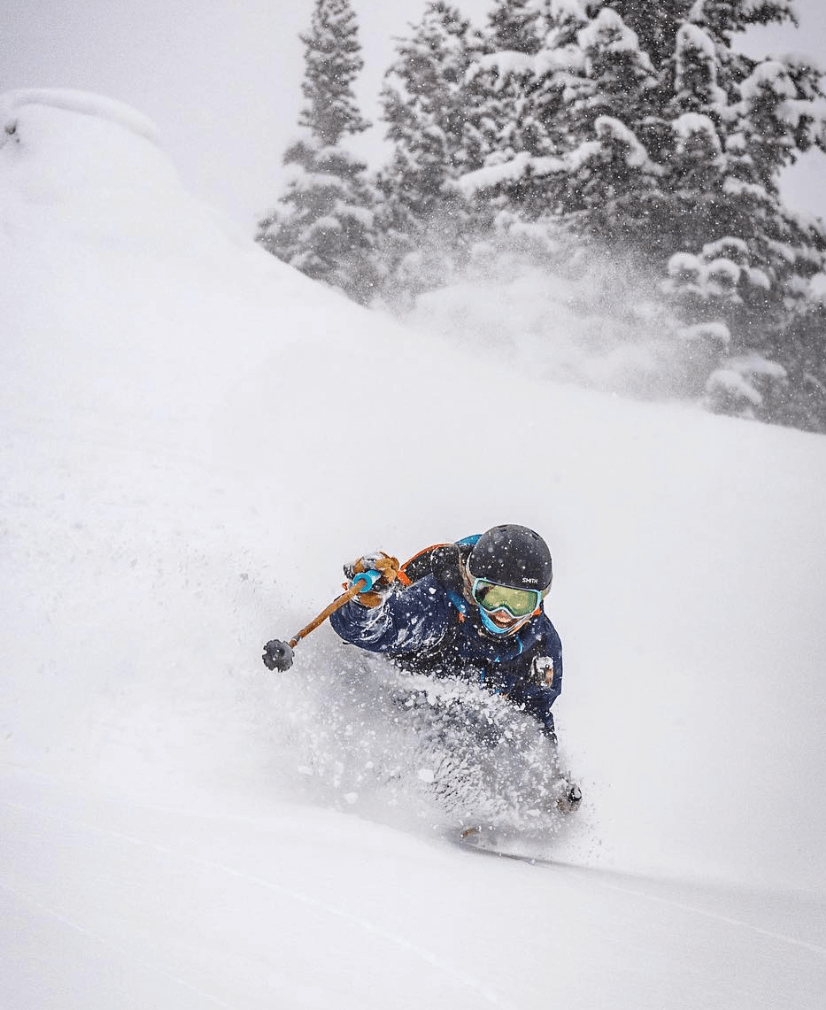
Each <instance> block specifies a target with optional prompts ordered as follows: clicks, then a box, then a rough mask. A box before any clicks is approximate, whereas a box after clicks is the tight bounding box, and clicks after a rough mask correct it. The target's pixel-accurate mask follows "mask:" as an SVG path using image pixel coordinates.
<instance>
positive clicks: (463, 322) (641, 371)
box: [403, 166, 718, 399]
mask: <svg viewBox="0 0 826 1010" xmlns="http://www.w3.org/2000/svg"><path fill="white" fill-rule="evenodd" d="M507 168H508V166H502V167H501V171H503V172H504V171H507ZM497 170H498V169H497V168H495V167H491V168H488V169H483V170H482V171H484V172H488V173H494V172H496V171H497ZM403 317H404V318H405V320H406V321H407V322H408V323H410V324H411V325H413V326H414V327H416V328H417V329H419V330H421V331H428V332H432V331H436V332H438V333H441V334H443V335H444V336H445V337H447V338H448V339H450V340H451V341H455V342H456V343H457V344H458V345H459V346H461V347H462V348H463V349H464V350H466V351H469V352H471V353H473V354H479V355H482V356H484V357H485V358H487V359H489V360H490V361H491V362H492V363H493V362H496V363H498V366H499V367H508V368H511V369H513V370H515V371H516V372H517V373H519V374H522V375H527V374H530V375H534V376H537V375H538V376H541V377H543V378H548V379H554V380H558V381H562V382H571V383H575V384H578V385H584V386H586V387H589V388H592V389H600V390H604V391H608V392H612V393H618V394H624V395H630V396H634V397H640V398H644V399H648V398H669V397H674V396H676V397H682V396H696V395H698V394H699V393H700V392H701V391H702V387H703V382H704V381H705V377H706V376H707V374H708V371H705V369H707V368H709V367H710V365H709V362H710V361H711V359H712V358H713V356H714V354H715V353H716V352H717V350H718V342H717V341H716V340H713V341H710V342H708V344H707V346H706V342H703V341H700V340H693V341H689V342H686V341H685V340H684V339H683V336H682V333H683V332H684V327H683V324H682V323H681V321H680V320H679V319H677V317H676V316H675V315H674V314H673V311H672V310H671V309H670V308H669V304H668V301H667V299H666V298H665V297H664V295H663V291H662V290H661V280H660V278H657V277H654V276H653V275H652V274H651V273H650V272H649V271H648V270H647V269H646V268H645V267H643V266H642V265H641V264H640V263H639V262H637V261H635V260H634V259H632V258H631V257H628V258H622V257H621V256H619V255H618V254H617V253H616V252H611V253H608V252H606V251H604V250H602V249H600V248H599V247H598V246H597V245H595V244H588V245H586V244H584V243H580V242H577V241H574V240H572V239H571V238H570V237H567V236H564V235H562V234H560V233H558V232H555V231H554V230H552V229H551V230H549V229H548V228H547V227H546V226H540V225H533V226H532V225H525V224H519V223H514V222H511V223H509V224H508V227H507V228H506V229H503V230H501V231H499V232H498V233H495V236H494V237H493V238H491V239H489V240H487V241H484V242H480V243H478V244H477V245H476V246H475V247H474V248H473V250H472V255H471V258H470V262H469V263H468V264H467V265H466V266H465V267H463V268H461V269H459V270H457V271H455V272H454V274H453V275H452V277H451V278H450V280H449V281H448V282H447V283H444V284H443V286H442V287H439V288H436V289H435V290H429V291H427V292H425V293H423V294H421V295H420V296H419V297H418V299H417V300H416V302H415V305H414V306H412V307H410V308H407V309H405V310H404V312H403Z"/></svg>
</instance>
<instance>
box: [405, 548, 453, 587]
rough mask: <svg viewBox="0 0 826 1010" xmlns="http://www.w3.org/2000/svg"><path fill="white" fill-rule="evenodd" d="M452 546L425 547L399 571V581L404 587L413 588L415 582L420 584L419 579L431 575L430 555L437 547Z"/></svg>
mask: <svg viewBox="0 0 826 1010" xmlns="http://www.w3.org/2000/svg"><path fill="white" fill-rule="evenodd" d="M450 546H451V545H450V544H431V545H430V547H425V548H424V549H423V550H421V551H419V553H418V554H414V555H413V557H412V558H410V559H409V560H407V561H405V563H404V564H403V565H402V566H401V568H400V569H399V574H398V575H397V576H396V578H397V580H398V581H399V582H401V584H402V585H403V586H411V585H413V583H414V582H418V581H419V579H423V578H424V577H425V575H429V574H430V555H431V554H432V553H433V551H435V550H436V548H437V547H450Z"/></svg>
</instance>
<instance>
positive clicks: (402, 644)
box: [330, 577, 450, 655]
mask: <svg viewBox="0 0 826 1010" xmlns="http://www.w3.org/2000/svg"><path fill="white" fill-rule="evenodd" d="M449 606H450V604H449V603H448V602H447V600H446V599H445V596H444V593H443V592H442V591H441V590H440V588H439V587H438V585H437V584H436V583H435V580H433V579H432V577H427V578H424V579H422V580H421V581H419V582H416V583H415V584H414V585H412V586H409V587H408V588H406V589H397V590H394V591H393V592H392V593H391V594H390V595H389V596H388V597H387V599H386V600H385V601H384V603H382V605H381V606H378V607H372V608H370V607H364V606H362V605H361V604H360V603H357V602H355V601H354V602H352V603H348V604H347V605H346V606H344V607H342V608H341V610H338V611H336V613H335V614H333V615H332V617H331V618H330V624H332V626H333V629H334V631H335V632H336V634H337V635H338V636H339V637H340V638H343V639H344V641H345V642H350V643H351V644H352V645H357V646H359V648H361V649H367V650H368V651H369V652H384V653H389V654H391V655H393V654H401V653H407V652H418V651H420V650H427V649H431V648H433V647H434V646H436V645H438V644H439V642H441V640H442V638H444V635H445V632H446V630H447V627H448V622H449V612H448V607H449Z"/></svg>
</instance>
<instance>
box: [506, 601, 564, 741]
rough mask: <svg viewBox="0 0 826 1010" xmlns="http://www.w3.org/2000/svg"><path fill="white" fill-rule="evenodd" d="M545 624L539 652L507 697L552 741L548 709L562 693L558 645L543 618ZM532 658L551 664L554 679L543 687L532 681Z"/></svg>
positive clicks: (549, 709)
mask: <svg viewBox="0 0 826 1010" xmlns="http://www.w3.org/2000/svg"><path fill="white" fill-rule="evenodd" d="M545 620H546V621H547V628H545V629H544V633H543V636H542V640H541V642H540V645H539V648H538V649H537V650H536V651H535V652H534V656H533V657H532V658H531V665H530V666H529V668H528V669H527V670H526V671H525V675H524V676H522V677H520V678H519V680H518V681H517V683H516V684H515V686H514V688H513V690H512V691H511V692H510V697H511V700H512V701H514V702H515V703H516V704H518V705H521V706H524V709H525V711H526V712H527V713H528V714H529V715H532V716H533V717H534V718H535V719H538V720H539V722H540V723H542V726H543V728H544V730H545V732H546V733H547V734H548V736H549V737H551V739H552V740H556V733H555V730H554V716H553V712H552V711H551V706H552V705H553V703H554V702H555V701H556V699H557V698H558V697H559V696H560V694H561V693H562V642H561V640H560V638H559V635H558V634H557V632H556V628H554V626H553V625H552V624H551V622H550V621H549V620H548V619H547V618H545ZM532 651H533V650H532ZM535 657H547V658H548V659H550V660H551V661H552V662H553V671H554V675H553V680H552V681H551V683H550V684H548V685H546V684H544V683H542V682H541V681H538V680H537V679H536V678H535V677H534V675H533V669H532V667H533V661H534V658H535Z"/></svg>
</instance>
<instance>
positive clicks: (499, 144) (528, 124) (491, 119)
mask: <svg viewBox="0 0 826 1010" xmlns="http://www.w3.org/2000/svg"><path fill="white" fill-rule="evenodd" d="M539 28H540V20H539V11H538V9H537V8H536V7H535V6H534V5H533V4H532V3H531V0H494V6H493V8H492V9H491V10H490V12H489V14H488V19H487V25H486V26H485V29H484V30H483V32H482V45H481V46H480V47H479V49H478V53H477V54H474V56H475V59H474V63H473V65H472V68H471V70H470V72H469V74H468V80H469V84H470V87H471V89H472V92H473V94H474V96H475V99H476V100H475V102H474V103H473V108H474V110H475V113H476V119H475V124H476V125H477V127H478V131H479V138H480V146H481V149H482V154H483V156H484V159H485V163H486V164H488V165H496V164H501V163H503V162H507V161H509V160H510V159H512V158H514V157H516V156H517V155H518V154H520V153H521V152H523V151H528V152H530V153H531V154H536V153H538V134H537V124H536V123H535V122H534V118H533V104H532V101H531V90H532V87H533V85H534V81H535V73H534V59H533V58H534V56H535V55H536V53H537V52H539V50H540V48H541V45H542V43H541V38H540V34H539Z"/></svg>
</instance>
